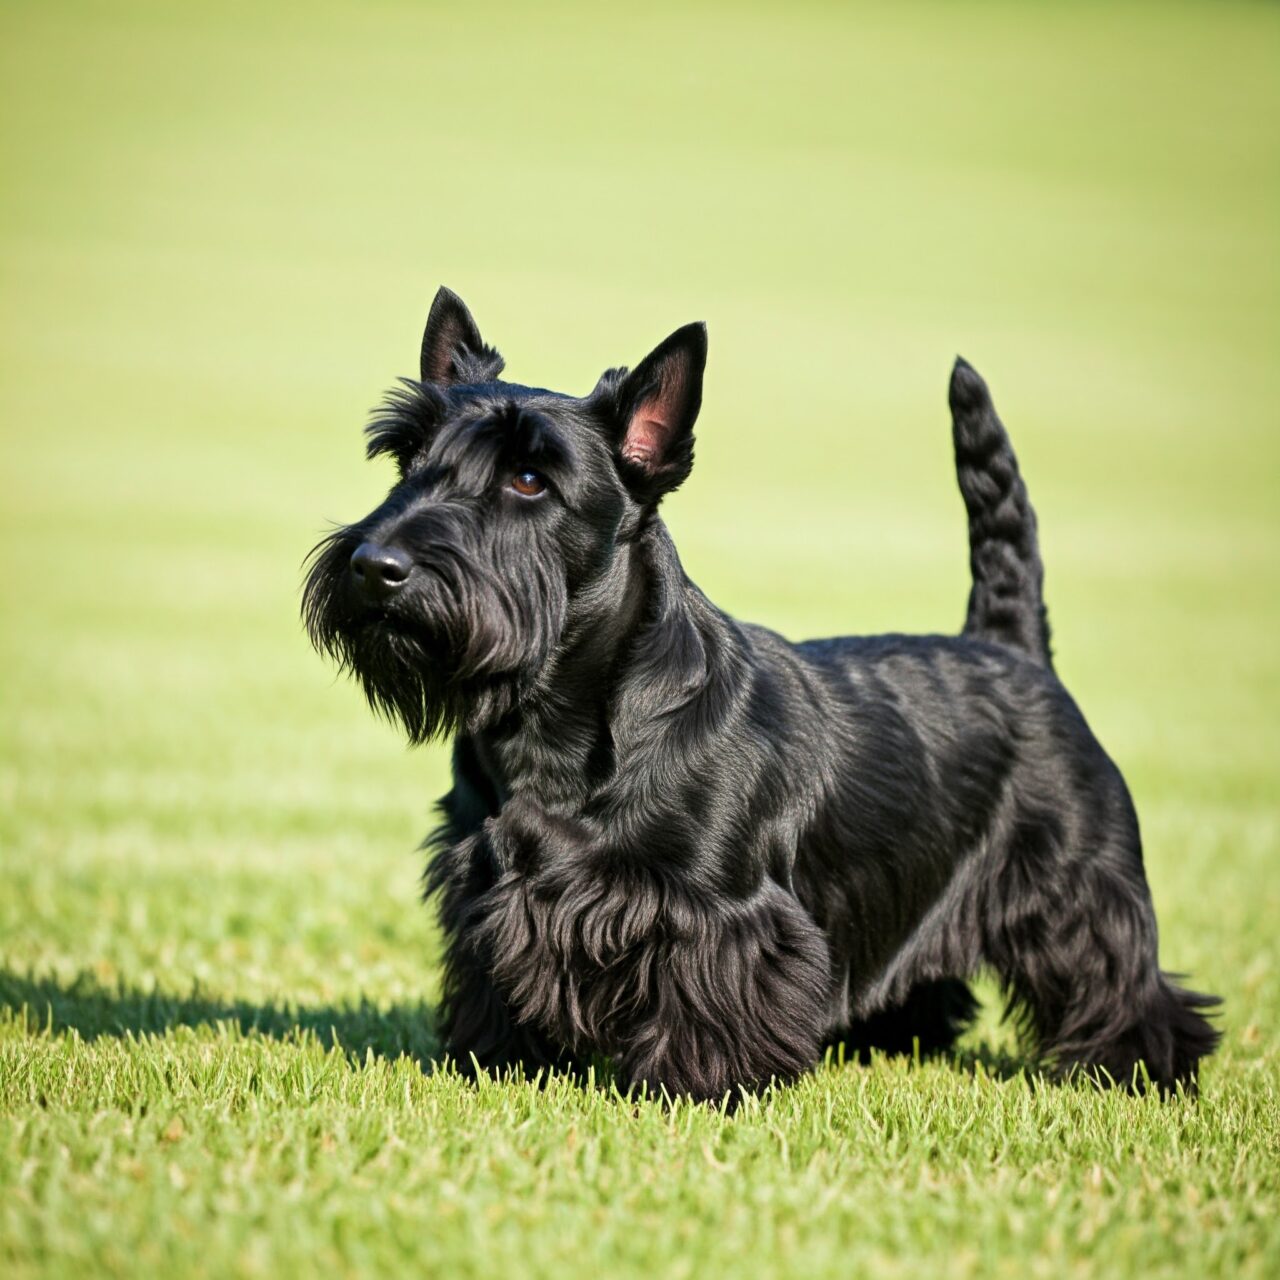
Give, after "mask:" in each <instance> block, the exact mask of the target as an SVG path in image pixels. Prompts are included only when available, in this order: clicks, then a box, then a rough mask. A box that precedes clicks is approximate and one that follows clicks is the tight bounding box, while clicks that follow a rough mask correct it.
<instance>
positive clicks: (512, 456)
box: [458, 404, 573, 467]
mask: <svg viewBox="0 0 1280 1280" xmlns="http://www.w3.org/2000/svg"><path fill="white" fill-rule="evenodd" d="M458 443H459V444H461V445H462V446H463V448H464V449H465V450H466V452H467V453H470V452H472V450H476V449H480V448H484V449H488V450H491V451H492V453H493V456H494V459H495V461H499V460H500V461H502V462H512V463H518V462H536V463H538V464H540V465H542V466H549V467H555V466H563V465H566V464H568V463H570V462H572V460H573V451H572V449H571V447H570V446H569V443H568V441H566V440H565V438H564V437H563V436H562V435H561V433H560V432H559V431H558V430H557V429H556V427H555V424H554V423H553V422H552V421H551V419H550V418H548V417H547V416H546V415H545V414H541V413H538V412H537V411H536V410H534V409H529V408H526V407H525V406H523V405H519V404H506V405H502V406H501V407H500V408H498V409H495V410H494V411H493V412H492V413H490V414H487V415H486V416H485V417H483V418H480V419H478V420H477V421H475V422H472V423H470V424H468V425H467V426H466V427H465V428H464V429H463V430H462V431H461V432H460V433H459V440H458Z"/></svg>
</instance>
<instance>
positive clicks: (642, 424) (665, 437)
mask: <svg viewBox="0 0 1280 1280" xmlns="http://www.w3.org/2000/svg"><path fill="white" fill-rule="evenodd" d="M706 364H707V326H706V325H705V324H687V325H685V326H684V328H682V329H677V330H676V331H675V333H673V334H672V335H671V336H670V337H669V338H667V339H666V341H665V342H661V343H659V344H658V346H656V347H655V348H654V349H653V350H652V351H651V352H650V353H649V354H648V355H647V356H645V358H644V359H643V360H641V361H640V363H639V364H638V365H637V366H636V367H635V368H634V369H633V370H632V371H631V372H630V373H628V374H627V375H626V376H625V377H624V378H623V379H622V382H621V385H620V386H619V387H618V391H617V412H618V436H617V456H618V469H619V471H620V472H621V474H622V478H623V479H624V480H625V481H626V483H627V487H628V488H629V489H630V490H631V492H632V493H633V494H634V495H635V497H636V498H638V499H639V500H640V501H641V502H645V503H651V502H657V501H658V500H659V499H660V498H661V497H662V496H663V494H666V493H670V492H671V490H672V489H674V488H676V487H677V486H678V485H680V484H681V483H683V481H684V480H685V479H686V478H687V476H688V475H689V472H690V470H691V469H692V467H693V424H694V422H696V421H697V418H698V410H699V409H700V408H701V407H702V374H703V370H704V369H705V368H706Z"/></svg>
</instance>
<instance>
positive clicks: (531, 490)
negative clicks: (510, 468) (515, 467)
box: [511, 471, 547, 498]
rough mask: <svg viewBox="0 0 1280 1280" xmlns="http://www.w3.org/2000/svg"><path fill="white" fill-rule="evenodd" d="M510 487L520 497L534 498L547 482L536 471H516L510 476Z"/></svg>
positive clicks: (544, 487)
mask: <svg viewBox="0 0 1280 1280" xmlns="http://www.w3.org/2000/svg"><path fill="white" fill-rule="evenodd" d="M511 487H512V488H513V489H514V490H515V491H516V492H517V493H518V494H519V495H520V496H521V497H522V498H536V497H537V496H538V494H540V493H542V491H543V490H544V489H546V487H547V482H546V481H545V480H544V479H543V478H542V477H541V476H540V475H539V474H538V473H537V472H536V471H517V472H516V473H515V475H514V476H512V477H511Z"/></svg>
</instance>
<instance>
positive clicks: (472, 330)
mask: <svg viewBox="0 0 1280 1280" xmlns="http://www.w3.org/2000/svg"><path fill="white" fill-rule="evenodd" d="M418 367H419V370H420V373H421V377H422V381H423V382H433V383H436V384H437V385H445V386H447V385H448V384H449V383H452V382H481V381H487V380H488V379H490V378H496V377H497V376H498V374H500V373H501V372H502V357H501V356H500V355H498V353H497V352H496V351H495V350H494V349H493V348H492V347H489V346H486V345H485V342H484V339H483V338H482V337H481V336H480V330H479V329H478V328H477V327H476V322H475V321H474V320H473V319H472V318H471V312H470V311H468V310H467V304H466V303H465V302H463V301H462V299H461V298H460V297H458V295H457V294H456V293H454V291H453V290H452V289H446V288H445V287H444V286H443V285H441V286H440V289H439V291H438V292H437V293H436V296H435V301H434V302H432V304H431V314H430V315H428V316H427V327H426V329H424V330H423V333H422V356H421V359H420V361H419V365H418Z"/></svg>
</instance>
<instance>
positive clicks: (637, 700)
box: [304, 289, 1218, 1099]
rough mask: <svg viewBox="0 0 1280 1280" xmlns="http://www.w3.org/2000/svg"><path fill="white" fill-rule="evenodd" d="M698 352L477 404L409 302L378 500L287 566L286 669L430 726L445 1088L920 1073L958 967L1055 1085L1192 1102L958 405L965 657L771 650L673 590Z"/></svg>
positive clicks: (1102, 773)
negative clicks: (1000, 997)
mask: <svg viewBox="0 0 1280 1280" xmlns="http://www.w3.org/2000/svg"><path fill="white" fill-rule="evenodd" d="M706 353H707V339H706V331H705V329H704V328H703V327H702V326H701V325H689V326H687V327H686V328H683V329H680V330H678V331H677V332H676V333H673V334H672V335H671V336H670V337H669V338H668V339H667V340H666V341H665V342H663V343H662V345H661V346H659V347H658V348H657V349H656V350H655V351H653V352H652V354H650V355H649V356H648V357H647V358H646V359H645V360H643V361H642V362H641V363H640V365H639V367H637V368H636V369H634V370H632V371H631V372H627V371H626V370H625V369H614V370H611V371H609V372H607V373H605V374H604V376H603V377H602V378H601V379H600V381H599V383H598V385H597V386H596V388H595V390H594V391H592V392H591V394H590V395H588V396H586V397H585V398H581V399H580V398H576V397H573V396H566V395H560V394H557V393H554V392H550V391H543V390H538V389H536V388H533V387H526V386H520V385H517V384H514V383H510V382H503V381H500V380H499V375H500V374H501V372H502V368H503V362H502V359H501V357H500V356H499V355H498V353H497V352H496V351H495V350H493V349H492V348H491V347H488V346H486V345H485V344H484V342H483V341H482V340H481V338H480V335H479V332H478V331H477V329H476V326H475V322H474V321H473V320H472V318H471V315H470V313H469V312H468V311H467V309H466V307H465V306H463V304H462V302H461V300H460V299H459V298H457V297H456V296H455V295H454V294H452V293H450V292H449V291H448V290H447V289H442V290H441V291H440V292H439V294H438V295H437V296H436V300H435V303H434V304H433V306H432V308H431V315H430V317H429V319H428V321H427V327H426V333H425V334H424V336H423V342H422V362H421V379H420V381H417V382H411V381H407V380H406V381H405V382H404V383H403V387H402V389H401V390H399V391H396V392H394V393H393V394H392V395H391V397H390V398H389V399H388V401H387V402H386V405H385V406H384V408H383V409H382V410H381V411H380V412H379V413H378V414H377V416H376V417H375V419H374V421H373V422H372V424H371V426H370V427H369V437H370V440H369V453H370V455H371V456H372V455H375V454H390V455H391V457H392V458H393V459H394V460H395V463H396V465H397V467H398V468H399V478H398V479H397V481H396V483H395V485H394V486H393V488H392V489H391V492H390V494H389V496H388V497H387V500H386V501H385V502H384V503H383V504H382V505H381V506H380V507H378V508H377V510H375V511H374V512H372V513H371V514H370V515H368V516H366V517H365V518H364V519H363V520H360V521H359V522H357V523H356V524H353V525H351V526H350V527H349V528H343V529H339V530H337V531H336V532H335V533H333V534H332V535H331V536H330V537H328V538H327V539H326V540H325V541H324V542H322V543H321V544H320V546H319V547H317V548H316V551H315V553H314V562H313V565H312V568H311V571H310V575H309V578H308V581H307V584H306V589H305V600H304V612H305V617H306V621H307V625H308V629H309V631H310V634H311V636H312V638H313V639H314V641H315V643H316V645H317V646H318V647H319V648H320V649H322V650H324V651H326V652H328V653H330V654H332V655H333V656H334V657H335V658H336V659H337V660H338V661H339V662H340V663H341V664H342V665H343V666H344V667H345V668H347V669H349V670H350V671H352V672H353V673H354V674H355V675H356V677H357V678H358V679H359V680H360V681H361V683H362V684H363V686H364V688H365V690H366V692H367V694H368V697H369V700H370V702H371V703H372V704H373V705H374V707H376V708H378V709H379V710H381V711H383V712H385V713H387V714H389V715H390V716H392V717H394V718H396V719H398V720H399V721H400V722H401V723H402V724H403V725H404V727H405V729H406V730H407V731H408V733H409V736H410V738H411V739H412V740H413V741H415V742H420V741H423V740H424V739H427V738H429V737H431V736H433V735H435V734H439V733H453V734H454V735H455V738H454V785H453V789H452V791H450V793H449V795H448V796H446V797H445V799H444V801H443V811H444V815H445V821H444V824H443V826H442V828H441V830H440V831H439V832H438V833H437V834H436V836H435V837H434V838H433V842H432V843H433V845H434V850H435V852H434V854H433V856H432V859H431V864H430V867H429V870H428V884H429V888H430V889H431V890H434V892H435V893H436V894H437V895H438V896H439V901H440V907H441V915H442V919H443V926H444V931H445V934H446V939H447V957H446V972H445V986H444V1002H443V1008H442V1016H443V1028H444V1035H445V1043H446V1046H447V1049H448V1051H449V1053H450V1054H451V1055H452V1056H453V1057H454V1058H455V1059H456V1060H457V1061H458V1062H459V1063H460V1064H461V1065H463V1066H464V1067H465V1066H466V1065H467V1064H469V1063H470V1062H471V1061H472V1060H473V1059H474V1061H475V1062H477V1063H478V1064H479V1065H480V1066H482V1067H485V1068H501V1067H505V1066H507V1065H509V1064H512V1063H515V1062H517V1061H522V1062H524V1063H526V1064H529V1065H552V1066H567V1065H570V1064H571V1063H573V1062H574V1061H575V1060H577V1059H578V1057H579V1055H584V1054H605V1055H609V1056H610V1057H611V1058H612V1059H613V1060H614V1063H615V1067H616V1070H617V1072H618V1074H619V1076H620V1078H621V1081H622V1082H623V1083H624V1084H635V1083H644V1084H647V1085H648V1086H650V1087H651V1088H654V1089H657V1088H665V1089H666V1090H667V1091H669V1093H671V1094H673V1095H678V1094H688V1095H692V1096H693V1097H696V1098H712V1099H714V1098H720V1097H723V1096H724V1095H726V1094H727V1093H731V1092H732V1091H734V1090H736V1089H737V1088H738V1087H739V1086H745V1087H748V1088H751V1087H758V1086H760V1085H762V1084H764V1083H767V1082H768V1081H769V1080H771V1079H780V1080H785V1079H787V1078H790V1077H794V1076H795V1075H796V1073H798V1072H801V1071H803V1070H805V1069H806V1068H808V1067H809V1066H811V1065H812V1064H813V1063H814V1062H815V1061H817V1060H818V1058H819V1056H820V1055H821V1053H822V1051H823V1048H824V1045H827V1044H830V1043H833V1042H836V1041H840V1040H844V1041H846V1042H848V1043H851V1044H852V1045H854V1046H855V1047H859V1048H862V1047H866V1046H869V1045H881V1046H883V1047H885V1048H888V1049H908V1050H909V1049H910V1048H911V1046H912V1043H913V1041H914V1042H918V1044H919V1046H920V1048H921V1049H922V1050H925V1051H927V1050H933V1049H939V1048H943V1047H945V1046H947V1045H949V1044H951V1042H952V1041H953V1040H954V1038H955V1036H956V1034H957V1033H958V1031H959V1030H960V1029H961V1028H962V1027H963V1025H964V1024H965V1022H966V1020H967V1019H968V1018H969V1017H970V1016H971V1014H972V1012H973V1001H972V997H971V996H970V994H969V990H968V987H967V986H966V982H965V980H966V979H967V978H969V977H970V976H971V975H973V974H974V973H975V971H976V970H978V969H979V968H980V967H983V966H989V967H990V968H991V969H993V970H994V971H995V972H996V973H997V974H998V975H999V976H1000V978H1001V979H1002V980H1003V982H1004V983H1005V985H1006V987H1007V989H1008V992H1009V998H1010V1002H1011V1005H1012V1006H1013V1007H1014V1008H1016V1009H1017V1010H1018V1011H1019V1012H1020V1013H1021V1015H1022V1017H1023V1018H1024V1020H1025V1022H1026V1024H1027V1025H1028V1027H1029V1029H1030V1030H1031V1031H1033V1032H1034V1034H1035V1036H1036V1039H1037V1042H1038V1044H1039V1047H1040V1051H1041V1054H1042V1057H1043V1059H1044V1060H1045V1062H1046V1063H1047V1064H1048V1065H1050V1066H1052V1067H1053V1068H1054V1069H1056V1070H1057V1071H1059V1072H1067V1071H1069V1070H1071V1069H1073V1068H1079V1067H1085V1068H1089V1069H1093V1070H1098V1069H1100V1070H1101V1071H1102V1072H1104V1073H1105V1075H1106V1076H1109V1077H1110V1078H1111V1079H1113V1080H1115V1081H1118V1082H1121V1083H1124V1084H1134V1083H1138V1084H1141V1082H1142V1076H1141V1074H1140V1073H1139V1072H1137V1071H1136V1070H1135V1068H1136V1067H1137V1064H1138V1063H1139V1062H1142V1063H1144V1064H1145V1067H1146V1071H1147V1073H1148V1074H1149V1077H1150V1079H1151V1080H1153V1081H1154V1082H1155V1083H1156V1084H1158V1085H1159V1086H1161V1087H1162V1088H1165V1089H1172V1088H1173V1087H1174V1086H1176V1085H1179V1084H1181V1085H1184V1086H1187V1087H1191V1086H1193V1084H1194V1078H1195V1072H1196V1064H1197V1062H1198V1060H1199V1059H1200V1058H1201V1057H1202V1056H1203V1055H1205V1054H1206V1053H1209V1052H1211V1051H1212V1049H1213V1048H1214V1046H1215V1044H1216V1043H1217V1039H1218V1034H1217V1032H1216V1031H1215V1030H1214V1029H1213V1028H1212V1027H1211V1026H1210V1025H1209V1023H1208V1022H1206V1021H1205V1019H1204V1018H1203V1017H1202V1016H1201V1014H1200V1013H1199V1012H1197V1010H1199V1009H1201V1008H1204V1007H1206V1006H1209V1005H1212V1004H1214V1003H1216V1001H1215V1000H1213V999H1212V998H1211V997H1207V996H1202V995H1197V994H1194V993H1191V992H1188V991H1185V990H1182V989H1180V988H1179V987H1177V986H1175V985H1174V984H1173V983H1171V982H1170V981H1169V979H1168V978H1167V977H1166V976H1165V975H1164V974H1163V973H1161V971H1160V969H1159V967H1158V965H1157V960H1156V921H1155V916H1154V914H1153V911H1152V905H1151V898H1150V895H1149V892H1148V889H1147V884H1146V880H1145V878H1144V875H1143V868H1142V852H1141V845H1140V842H1139V836H1138V822H1137V818H1136V816H1135V814H1134V809H1133V805H1132V802H1131V801H1130V799H1129V793H1128V791H1127V789H1126V787H1125V784H1124V780H1123V779H1122V778H1121V776H1120V773H1119V771H1118V770H1117V769H1116V767H1115V765H1114V764H1112V762H1111V760H1110V759H1109V758H1108V757H1107V755H1106V753H1105V752H1104V751H1103V749H1102V748H1101V747H1100V746H1099V745H1098V743H1097V741H1096V740H1095V738H1094V737H1093V734H1092V733H1091V732H1090V731H1089V727H1088V725H1087V724H1086V723H1085V721H1084V718H1083V717H1082V716H1081V714H1080V712H1079V710H1077V708H1076V705H1075V703H1074V702H1073V701H1072V700H1071V698H1070V696H1069V695H1068V694H1067V692H1066V690H1065V689H1064V688H1063V687H1062V685H1061V684H1060V683H1059V681H1058V679H1057V678H1056V676H1055V675H1054V673H1053V667H1052V662H1051V658H1050V651H1049V629H1048V624H1047V621H1046V617H1045V610H1044V605H1043V603H1042V599H1041V585H1042V577H1043V574H1042V569H1041V563H1040V554H1039V549H1038V544H1037V538H1036V521H1035V516H1034V514H1033V512H1032V510H1031V506H1030V504H1029V502H1028V500H1027V493H1026V489H1025V487H1024V485H1023V482H1022V479H1021V477H1020V475H1019V472H1018V466H1017V462H1016V461H1015V459H1014V455H1013V451H1012V449H1011V448H1010V445H1009V441H1008V438H1007V437H1006V435H1005V432H1004V428H1003V427H1002V426H1001V424H1000V421H999V419H998V418H997V417H996V414H995V411H994V409H993V408H992V404H991V400H990V398H989V396H988V393H987V389H986V386H985V385H984V383H983V381H982V379H981V378H980V377H979V376H978V375H977V373H975V372H974V370H973V369H972V368H970V367H969V365H967V364H965V363H964V362H963V361H957V363H956V367H955V372H954V373H953V375H952V379H951V408H952V413H953V417H954V434H955V449H956V464H957V468H958V471H959V479H960V488H961V491H962V493H963V495H964V499H965V504H966V506H967V508H968V513H969V539H970V548H971V565H972V571H973V588H972V592H971V594H970V597H969V609H968V617H967V619H966V622H965V626H964V631H963V634H962V635H960V636H959V637H955V638H953V637H950V636H900V635H889V636H876V637H871V638H859V637H847V638H837V639H831V640H815V641H809V642H807V643H804V644H790V643H788V642H787V641H785V640H783V639H782V638H781V637H779V636H777V635H775V634H774V633H772V632H770V631H766V630H763V629H762V628H759V627H754V626H749V625H746V624H744V623H741V622H737V621H735V620H734V619H733V618H730V617H728V616H727V615H726V614H724V613H722V612H721V611H720V610H719V609H717V608H716V607H715V605H713V604H712V603H711V602H710V601H709V600H708V599H707V598H706V597H705V596H704V595H703V594H702V593H701V592H700V591H699V590H698V589H697V587H695V586H694V585H693V583H691V582H690V581H689V579H688V578H687V577H685V574H684V572H683V570H682V569H681V566H680V561H679V559H678V558H677V556H676V551H675V547H674V546H673V545H672V542H671V538H670V536H669V535H668V533H667V530H666V528H665V527H664V525H663V523H662V521H661V520H660V519H659V517H658V514H657V508H658V504H659V502H660V501H661V499H662V497H663V495H664V494H666V493H669V492H670V491H671V490H672V489H674V488H675V487H676V486H677V485H678V484H680V483H681V481H683V480H684V479H685V478H686V477H687V476H688V474H689V471H690V467H691V466H692V462H693V435H692V429H693V424H694V420H695V418H696V417H697V414H698V409H699V406H700V402H701V397H702V372H703V365H704V363H705V360H706Z"/></svg>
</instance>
